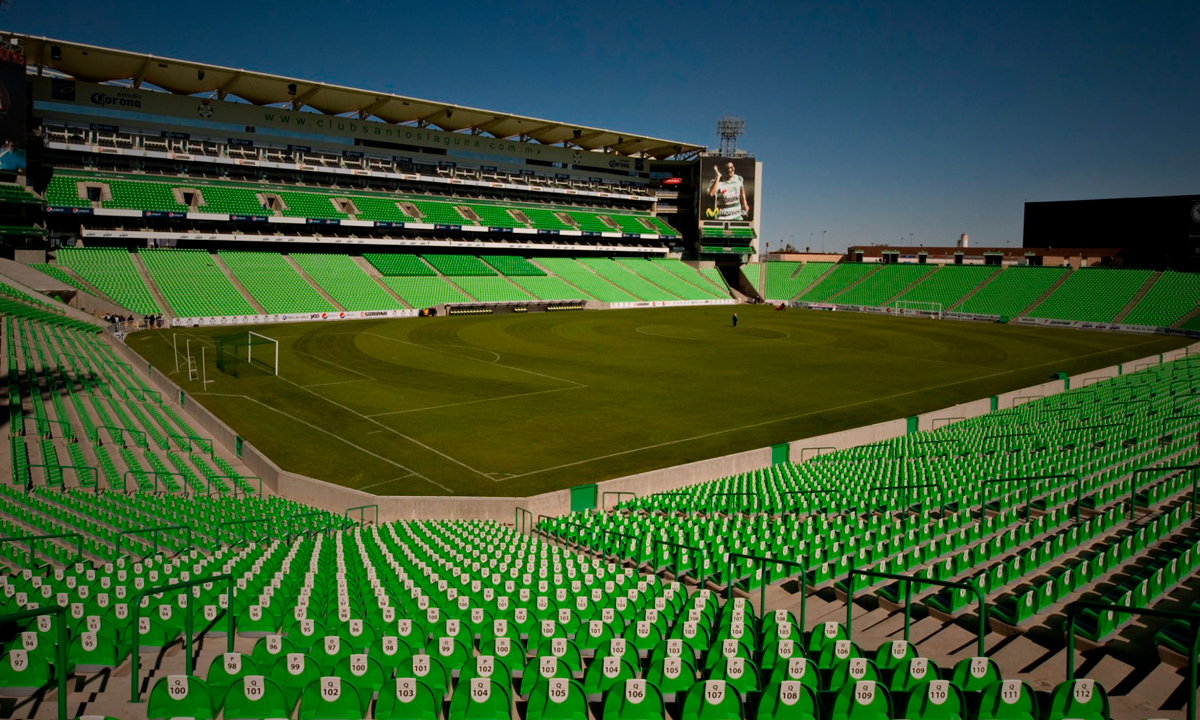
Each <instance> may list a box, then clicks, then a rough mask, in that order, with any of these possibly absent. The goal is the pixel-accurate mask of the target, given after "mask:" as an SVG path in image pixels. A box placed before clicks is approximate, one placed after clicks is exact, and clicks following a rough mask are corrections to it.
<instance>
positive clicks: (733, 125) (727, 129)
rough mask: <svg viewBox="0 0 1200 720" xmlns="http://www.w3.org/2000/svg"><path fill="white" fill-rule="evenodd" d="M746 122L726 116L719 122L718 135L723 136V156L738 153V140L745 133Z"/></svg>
mask: <svg viewBox="0 0 1200 720" xmlns="http://www.w3.org/2000/svg"><path fill="white" fill-rule="evenodd" d="M745 130H746V121H745V120H743V119H741V118H739V117H731V116H726V117H723V118H719V119H718V120H717V134H718V135H720V136H721V154H722V155H725V156H730V155H735V154H736V153H737V139H738V137H739V136H740V135H741V134H742V133H743V132H745Z"/></svg>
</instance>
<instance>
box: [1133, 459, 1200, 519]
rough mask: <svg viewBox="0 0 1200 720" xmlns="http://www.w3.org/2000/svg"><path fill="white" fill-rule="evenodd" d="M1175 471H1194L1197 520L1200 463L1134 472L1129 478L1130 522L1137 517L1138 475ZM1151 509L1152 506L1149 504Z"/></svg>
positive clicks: (1194, 507)
mask: <svg viewBox="0 0 1200 720" xmlns="http://www.w3.org/2000/svg"><path fill="white" fill-rule="evenodd" d="M1175 470H1191V471H1192V519H1195V518H1196V491H1197V488H1198V487H1200V473H1198V472H1196V471H1197V470H1200V463H1192V464H1191V465H1163V466H1161V467H1150V468H1141V469H1140V470H1134V471H1133V472H1132V473H1130V476H1129V521H1130V522H1133V520H1134V519H1135V518H1136V517H1137V488H1138V475H1148V474H1150V473H1164V472H1174V471H1175ZM1146 507H1147V508H1149V507H1150V504H1149V503H1147V504H1146Z"/></svg>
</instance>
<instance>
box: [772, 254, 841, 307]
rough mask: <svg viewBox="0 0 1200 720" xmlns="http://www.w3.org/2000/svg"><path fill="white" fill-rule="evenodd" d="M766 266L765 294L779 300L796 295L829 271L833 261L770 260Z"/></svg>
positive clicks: (789, 298)
mask: <svg viewBox="0 0 1200 720" xmlns="http://www.w3.org/2000/svg"><path fill="white" fill-rule="evenodd" d="M766 267H767V286H766V289H765V291H764V293H763V294H764V296H765V298H766V299H767V300H775V301H779V300H791V299H792V298H794V297H796V295H798V294H800V293H801V292H802V291H803V290H804V288H806V287H808V286H809V285H812V284H813V283H814V282H816V280H817V278H819V277H821V276H822V275H824V274H825V273H826V272H828V271H829V269H830V268H831V267H833V263H813V262H810V263H803V264H801V263H792V262H768V263H766Z"/></svg>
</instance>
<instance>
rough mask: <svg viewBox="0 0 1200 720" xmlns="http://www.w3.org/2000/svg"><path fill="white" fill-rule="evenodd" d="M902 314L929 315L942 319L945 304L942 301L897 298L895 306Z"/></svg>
mask: <svg viewBox="0 0 1200 720" xmlns="http://www.w3.org/2000/svg"><path fill="white" fill-rule="evenodd" d="M894 307H895V308H896V311H897V312H898V313H899V314H901V315H927V316H929V317H934V318H937V319H938V320H941V319H942V317H943V312H944V309H945V308H944V306H943V305H942V303H940V302H927V301H924V300H897V301H896V304H895V306H894Z"/></svg>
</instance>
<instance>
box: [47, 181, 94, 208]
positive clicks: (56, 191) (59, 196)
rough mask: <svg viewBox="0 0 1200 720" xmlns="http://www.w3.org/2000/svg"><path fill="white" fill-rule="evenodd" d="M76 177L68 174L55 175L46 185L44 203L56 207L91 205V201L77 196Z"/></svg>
mask: <svg viewBox="0 0 1200 720" xmlns="http://www.w3.org/2000/svg"><path fill="white" fill-rule="evenodd" d="M77 179H78V178H74V177H71V176H70V175H55V176H54V177H52V178H50V184H49V185H47V186H46V204H47V205H54V206H58V207H91V203H90V202H88V201H87V200H86V199H84V198H81V197H79V188H78V185H77V184H76V180H77Z"/></svg>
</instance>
